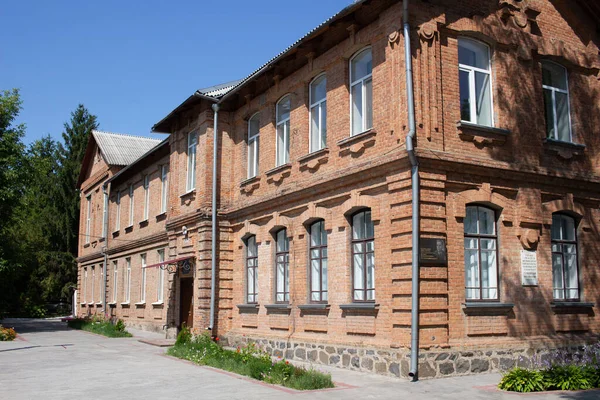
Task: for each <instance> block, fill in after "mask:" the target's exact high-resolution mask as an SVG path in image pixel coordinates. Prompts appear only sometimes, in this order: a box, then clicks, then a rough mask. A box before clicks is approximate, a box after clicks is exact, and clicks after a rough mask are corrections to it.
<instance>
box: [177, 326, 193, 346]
mask: <svg viewBox="0 0 600 400" xmlns="http://www.w3.org/2000/svg"><path fill="white" fill-rule="evenodd" d="M191 340H192V332H191V331H190V328H188V327H187V325H186V324H185V323H184V324H182V326H181V331H180V332H179V334H177V341H175V344H185V343H190V342H191Z"/></svg>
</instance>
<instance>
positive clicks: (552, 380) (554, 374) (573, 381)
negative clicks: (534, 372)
mask: <svg viewBox="0 0 600 400" xmlns="http://www.w3.org/2000/svg"><path fill="white" fill-rule="evenodd" d="M542 374H543V376H544V381H545V383H546V388H547V389H550V390H584V389H590V388H591V387H592V386H591V385H590V382H589V380H588V378H587V376H586V374H585V373H584V369H583V367H580V366H577V365H567V366H562V365H555V366H552V367H550V368H548V369H546V370H544V371H543V372H542Z"/></svg>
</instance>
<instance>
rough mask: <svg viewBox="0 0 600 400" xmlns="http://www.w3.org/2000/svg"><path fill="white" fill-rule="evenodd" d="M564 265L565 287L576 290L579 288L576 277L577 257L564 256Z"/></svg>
mask: <svg viewBox="0 0 600 400" xmlns="http://www.w3.org/2000/svg"><path fill="white" fill-rule="evenodd" d="M565 264H566V265H565V268H566V270H565V278H566V279H567V282H566V286H567V288H569V289H577V288H578V287H579V280H578V279H579V278H578V276H577V255H576V254H569V255H566V256H565Z"/></svg>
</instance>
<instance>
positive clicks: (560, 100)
mask: <svg viewBox="0 0 600 400" xmlns="http://www.w3.org/2000/svg"><path fill="white" fill-rule="evenodd" d="M554 97H555V99H556V124H557V129H558V132H557V133H558V138H557V139H558V140H562V141H563V142H570V141H571V124H570V123H569V96H567V94H565V93H560V92H555V93H554Z"/></svg>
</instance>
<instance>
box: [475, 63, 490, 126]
mask: <svg viewBox="0 0 600 400" xmlns="http://www.w3.org/2000/svg"><path fill="white" fill-rule="evenodd" d="M491 93H492V90H491V83H490V75H489V74H484V73H481V72H475V94H476V96H477V99H476V101H477V123H478V124H479V125H485V126H492V95H491Z"/></svg>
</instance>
